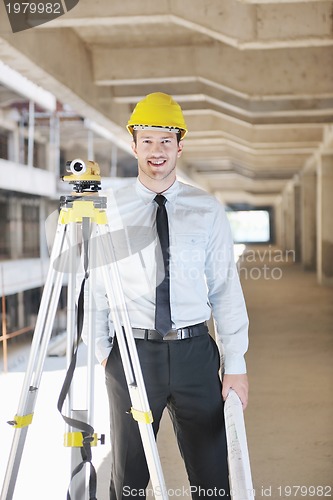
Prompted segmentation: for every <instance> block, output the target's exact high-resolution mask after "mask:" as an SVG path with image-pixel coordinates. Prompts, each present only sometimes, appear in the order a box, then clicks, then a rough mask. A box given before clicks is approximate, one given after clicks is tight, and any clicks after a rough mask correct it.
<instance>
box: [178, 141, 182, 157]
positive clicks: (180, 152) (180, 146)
mask: <svg viewBox="0 0 333 500" xmlns="http://www.w3.org/2000/svg"><path fill="white" fill-rule="evenodd" d="M182 151H183V141H179V144H178V158H179V157H180V156H181V154H182Z"/></svg>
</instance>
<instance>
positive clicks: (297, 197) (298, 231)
mask: <svg viewBox="0 0 333 500" xmlns="http://www.w3.org/2000/svg"><path fill="white" fill-rule="evenodd" d="M294 225H295V228H294V231H295V261H296V262H301V259H302V224H301V186H300V184H299V181H297V183H295V184H294Z"/></svg>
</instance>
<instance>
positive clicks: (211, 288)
mask: <svg viewBox="0 0 333 500" xmlns="http://www.w3.org/2000/svg"><path fill="white" fill-rule="evenodd" d="M205 271H206V279H207V286H208V299H209V302H210V305H211V308H212V314H213V318H214V321H215V326H216V335H217V339H216V340H217V342H218V343H220V344H221V345H222V349H223V357H224V372H225V373H226V374H242V373H246V363H245V359H244V355H245V353H246V351H247V348H248V324H249V321H248V315H247V311H246V305H245V300H244V296H243V291H242V288H241V284H240V280H239V275H238V271H237V266H236V263H235V260H234V244H233V239H232V234H231V229H230V225H229V221H228V218H227V216H226V213H225V210H224V208H223V206H222V205H220V204H219V203H218V202H217V206H216V212H215V216H214V220H213V224H212V227H211V232H210V238H209V242H208V249H207V255H206V270H205Z"/></svg>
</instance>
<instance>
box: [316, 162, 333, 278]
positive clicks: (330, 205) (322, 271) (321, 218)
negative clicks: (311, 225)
mask: <svg viewBox="0 0 333 500" xmlns="http://www.w3.org/2000/svg"><path fill="white" fill-rule="evenodd" d="M317 172H318V183H317V228H318V232H317V276H318V281H319V283H320V284H322V285H332V286H333V216H332V214H333V197H332V193H333V155H332V154H323V155H322V156H321V157H320V158H319V159H318V164H317Z"/></svg>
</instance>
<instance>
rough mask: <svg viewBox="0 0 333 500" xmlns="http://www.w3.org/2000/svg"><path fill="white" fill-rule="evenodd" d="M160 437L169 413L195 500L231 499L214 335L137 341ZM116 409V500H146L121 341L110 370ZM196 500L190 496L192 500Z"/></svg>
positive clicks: (144, 468)
mask: <svg viewBox="0 0 333 500" xmlns="http://www.w3.org/2000/svg"><path fill="white" fill-rule="evenodd" d="M136 345H137V350H138V355H139V359H140V363H141V368H142V373H143V377H144V381H145V386H146V390H147V394H148V400H149V405H150V409H151V410H152V413H153V418H154V422H153V429H154V432H155V435H156V434H157V432H158V429H159V424H160V420H161V416H162V413H163V410H164V409H165V408H166V407H167V408H168V410H169V413H170V416H171V419H172V422H173V426H174V431H175V434H176V437H177V440H178V445H179V449H180V452H181V455H182V457H183V459H184V462H185V466H186V470H187V474H188V478H189V482H190V485H191V487H190V488H189V492H190V493H191V496H192V499H195V500H196V499H199V498H200V499H202V498H228V497H229V498H230V490H229V481H228V465H227V449H226V437H225V427H224V415H223V400H222V394H221V382H220V378H219V375H218V370H219V362H220V358H219V353H218V349H217V346H216V344H215V342H214V340H213V339H212V338H211V337H210V335H208V334H207V335H202V336H200V337H194V338H190V339H185V340H177V341H163V342H158V341H152V340H136ZM105 373H106V387H107V391H108V396H109V403H110V425H111V441H112V472H111V483H110V500H120V499H122V498H138V497H139V498H143V496H142V491H144V490H145V488H146V487H147V484H148V482H149V472H148V468H147V463H146V459H145V455H144V451H143V446H142V442H141V437H140V433H139V429H138V425H137V422H136V421H135V420H133V418H132V416H131V415H129V414H128V413H127V412H128V410H129V408H130V407H131V403H130V398H129V393H128V388H127V384H126V381H125V376H124V372H123V367H122V362H121V357H120V353H119V348H118V345H117V342H116V340H115V344H114V347H113V349H112V351H111V353H110V356H109V359H108V362H107V365H106V371H105ZM186 496H188V497H190V494H188V495H186Z"/></svg>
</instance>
